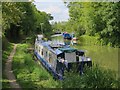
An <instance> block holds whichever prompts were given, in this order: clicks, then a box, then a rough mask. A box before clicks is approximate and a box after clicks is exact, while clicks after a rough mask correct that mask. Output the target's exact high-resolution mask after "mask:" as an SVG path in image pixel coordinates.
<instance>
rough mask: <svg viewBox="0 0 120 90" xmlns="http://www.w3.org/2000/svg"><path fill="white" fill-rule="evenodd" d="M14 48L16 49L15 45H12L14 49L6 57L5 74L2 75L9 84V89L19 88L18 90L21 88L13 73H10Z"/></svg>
mask: <svg viewBox="0 0 120 90" xmlns="http://www.w3.org/2000/svg"><path fill="white" fill-rule="evenodd" d="M16 48H17V44H14V48H13V50H12V51H11V53H10V56H9V57H8V59H7V61H6V63H5V72H4V73H5V75H6V77H7V78H8V80H9V82H10V86H11V88H19V90H20V89H21V87H20V85H19V84H18V83H17V82H16V78H15V76H14V74H13V71H12V60H13V56H14V54H15V53H16Z"/></svg>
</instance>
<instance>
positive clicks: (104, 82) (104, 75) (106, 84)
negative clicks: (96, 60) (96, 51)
mask: <svg viewBox="0 0 120 90" xmlns="http://www.w3.org/2000/svg"><path fill="white" fill-rule="evenodd" d="M66 76H67V77H66V79H65V80H64V81H63V88H118V80H117V79H116V77H115V74H114V72H112V71H110V70H104V69H103V68H101V67H99V66H97V65H96V66H93V67H92V68H85V70H84V74H83V75H81V76H80V75H79V74H75V73H71V72H69V73H66Z"/></svg>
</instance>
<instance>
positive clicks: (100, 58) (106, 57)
mask: <svg viewBox="0 0 120 90" xmlns="http://www.w3.org/2000/svg"><path fill="white" fill-rule="evenodd" d="M52 41H53V42H54V43H59V42H60V43H64V40H63V37H62V36H61V35H58V36H55V37H52ZM72 47H75V48H77V49H79V50H85V51H86V56H88V57H91V59H92V61H93V63H94V64H98V65H99V66H101V67H103V68H105V69H111V70H113V71H116V72H118V48H112V47H107V46H95V45H93V46H89V45H73V46H72Z"/></svg>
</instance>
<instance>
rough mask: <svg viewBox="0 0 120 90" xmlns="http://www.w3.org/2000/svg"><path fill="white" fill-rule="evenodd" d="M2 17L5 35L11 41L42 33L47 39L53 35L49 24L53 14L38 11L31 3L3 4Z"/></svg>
mask: <svg viewBox="0 0 120 90" xmlns="http://www.w3.org/2000/svg"><path fill="white" fill-rule="evenodd" d="M2 16H3V17H2V19H3V20H2V25H3V33H4V34H5V37H7V39H8V40H10V41H18V40H19V39H21V38H24V37H26V36H28V35H35V34H42V31H43V34H44V35H45V36H46V37H48V36H49V35H50V34H51V33H52V32H51V25H50V23H49V20H51V19H53V17H52V16H51V14H47V13H45V12H41V11H38V10H37V9H36V7H35V5H33V3H31V2H3V4H2ZM41 23H42V24H43V25H42V26H41ZM48 32H51V33H48ZM11 39H12V40H11Z"/></svg>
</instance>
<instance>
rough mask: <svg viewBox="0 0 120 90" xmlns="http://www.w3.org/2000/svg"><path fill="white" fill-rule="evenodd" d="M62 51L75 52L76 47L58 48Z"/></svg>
mask: <svg viewBox="0 0 120 90" xmlns="http://www.w3.org/2000/svg"><path fill="white" fill-rule="evenodd" d="M59 50H61V51H62V52H75V51H77V49H75V48H71V47H66V48H59Z"/></svg>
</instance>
